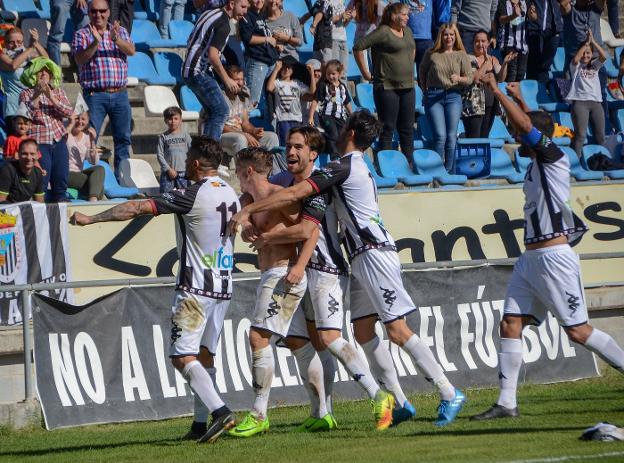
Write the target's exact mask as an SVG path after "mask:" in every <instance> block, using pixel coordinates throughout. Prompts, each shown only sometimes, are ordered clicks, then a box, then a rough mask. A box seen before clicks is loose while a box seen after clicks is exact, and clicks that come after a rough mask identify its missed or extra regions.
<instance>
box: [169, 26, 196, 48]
mask: <svg viewBox="0 0 624 463" xmlns="http://www.w3.org/2000/svg"><path fill="white" fill-rule="evenodd" d="M193 27H194V26H193V23H192V22H190V21H186V20H183V19H182V20H180V19H172V20H171V22H170V23H169V37H170V38H171V40H172V41H173V43H174V46H176V47H182V48H186V43H187V42H188V38H189V36H190V35H191V32H192V31H193Z"/></svg>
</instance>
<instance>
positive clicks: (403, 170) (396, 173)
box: [377, 150, 433, 186]
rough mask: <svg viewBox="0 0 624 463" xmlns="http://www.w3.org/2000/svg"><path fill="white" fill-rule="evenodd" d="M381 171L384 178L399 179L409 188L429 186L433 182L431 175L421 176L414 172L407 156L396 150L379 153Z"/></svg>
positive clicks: (378, 159)
mask: <svg viewBox="0 0 624 463" xmlns="http://www.w3.org/2000/svg"><path fill="white" fill-rule="evenodd" d="M377 161H378V162H379V170H380V171H381V175H383V176H384V177H390V178H398V179H399V181H400V182H401V183H403V184H405V185H407V186H415V185H428V184H429V183H431V182H432V181H433V177H432V176H431V175H419V174H417V173H415V172H413V171H412V169H411V168H410V166H409V163H408V162H407V159H405V155H404V154H403V153H401V152H400V151H396V150H381V151H379V152H378V153H377Z"/></svg>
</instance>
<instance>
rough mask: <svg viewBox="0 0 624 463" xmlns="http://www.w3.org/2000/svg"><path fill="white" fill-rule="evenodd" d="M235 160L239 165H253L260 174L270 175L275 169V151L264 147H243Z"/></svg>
mask: <svg viewBox="0 0 624 463" xmlns="http://www.w3.org/2000/svg"><path fill="white" fill-rule="evenodd" d="M234 160H235V162H236V165H237V166H241V165H242V166H251V167H253V169H254V170H255V171H256V172H258V173H259V174H266V175H269V174H270V173H271V170H273V153H272V152H270V151H268V150H266V149H264V148H259V147H254V148H243V149H242V150H240V151H239V152H238V153H236V156H234Z"/></svg>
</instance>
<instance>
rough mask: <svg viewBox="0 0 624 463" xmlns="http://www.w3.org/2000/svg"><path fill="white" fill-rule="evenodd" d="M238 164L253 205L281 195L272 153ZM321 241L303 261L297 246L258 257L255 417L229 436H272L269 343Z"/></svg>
mask: <svg viewBox="0 0 624 463" xmlns="http://www.w3.org/2000/svg"><path fill="white" fill-rule="evenodd" d="M235 160H236V175H237V177H238V179H239V181H240V185H241V190H242V191H243V193H248V194H250V195H251V196H252V197H253V199H254V201H260V200H261V199H264V198H266V197H268V196H270V195H271V194H273V193H275V192H277V191H278V190H281V189H282V187H280V186H278V185H273V184H271V183H269V181H268V178H267V177H268V174H269V173H270V172H271V169H272V168H273V155H272V153H270V152H268V151H266V150H264V149H262V148H245V149H243V150H241V151H239V152H238V153H237V154H236V156H235ZM299 212H300V208H299V205H293V206H291V207H288V208H284V209H282V210H280V211H271V212H261V213H259V214H254V215H253V216H252V222H253V225H254V227H255V228H256V230H257V231H258V232H259V233H264V232H270V231H275V230H279V229H281V228H285V227H287V226H289V225H292V224H293V223H295V222H296V221H297V219H298V217H299ZM318 235H319V234H318V230H317V231H316V233H315V234H313V235H312V236H311V237H310V238H309V239H308V240H306V241H305V242H304V243H303V246H302V247H301V251H300V252H299V255H297V247H296V245H295V244H280V245H275V246H270V247H266V248H263V249H262V250H259V251H258V264H259V267H260V272H261V273H262V276H261V279H260V284H259V285H258V291H257V297H256V305H255V307H254V311H253V315H252V321H251V329H250V331H249V344H250V345H251V351H252V368H251V370H252V371H251V375H252V380H253V388H254V393H255V395H256V397H255V400H254V405H253V409H252V411H251V412H249V413H248V414H247V416H246V417H245V418H244V419H243V421H242V422H241V423H240V424H239V425H238V426H236V428H234V429H232V430H231V431H230V432H229V434H230V435H231V436H235V437H250V436H253V435H255V434H258V433H262V432H266V431H268V430H269V419H268V417H267V407H268V403H269V392H270V390H271V383H272V382H273V372H274V370H275V360H274V358H273V349H272V347H271V338H272V337H273V336H274V335H275V336H277V337H278V338H282V337H285V336H286V335H287V334H288V328H289V326H290V322H291V320H292V316H293V314H294V312H295V310H296V309H297V307H298V306H299V302H300V301H301V299H302V298H303V295H304V294H305V290H306V287H307V281H306V276H305V267H306V264H307V263H308V260H309V259H310V257H311V256H312V253H313V252H314V247H315V246H316V241H317V239H318Z"/></svg>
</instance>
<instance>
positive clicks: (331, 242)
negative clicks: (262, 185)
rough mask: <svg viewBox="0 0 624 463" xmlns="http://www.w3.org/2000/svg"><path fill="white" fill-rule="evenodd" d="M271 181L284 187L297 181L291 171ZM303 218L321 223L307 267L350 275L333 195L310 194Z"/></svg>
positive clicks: (305, 200)
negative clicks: (339, 231)
mask: <svg viewBox="0 0 624 463" xmlns="http://www.w3.org/2000/svg"><path fill="white" fill-rule="evenodd" d="M269 180H270V181H271V183H274V184H276V185H281V186H283V187H284V188H287V187H289V186H292V185H293V184H294V181H295V179H294V177H293V175H292V174H291V173H290V172H288V171H283V172H280V173H279V174H277V175H274V176H272V177H271V178H270V179H269ZM301 214H302V218H303V219H305V220H311V221H312V222H315V223H317V224H318V225H319V227H320V229H319V231H320V232H321V233H320V235H319V239H318V241H317V242H316V248H315V249H314V254H313V255H312V257H311V258H310V261H309V262H308V267H309V268H312V269H315V270H319V271H321V272H326V273H332V274H334V275H348V274H349V264H348V263H347V261H346V260H345V258H344V256H343V254H342V248H341V247H340V237H339V234H338V216H337V215H336V209H335V207H334V202H333V201H332V197H331V195H330V194H327V193H320V194H317V195H314V196H309V197H307V198H305V199H304V200H303V203H302V208H301Z"/></svg>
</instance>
